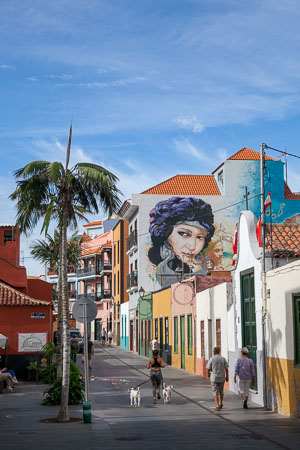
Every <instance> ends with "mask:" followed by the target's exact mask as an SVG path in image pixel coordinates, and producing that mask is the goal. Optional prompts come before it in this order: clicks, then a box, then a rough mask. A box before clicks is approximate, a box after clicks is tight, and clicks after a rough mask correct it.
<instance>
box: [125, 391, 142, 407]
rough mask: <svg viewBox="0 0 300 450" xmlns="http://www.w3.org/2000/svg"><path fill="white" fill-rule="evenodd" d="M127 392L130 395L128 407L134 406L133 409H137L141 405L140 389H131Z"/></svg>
mask: <svg viewBox="0 0 300 450" xmlns="http://www.w3.org/2000/svg"><path fill="white" fill-rule="evenodd" d="M128 392H129V394H130V406H134V408H139V406H140V404H141V393H140V388H139V387H138V388H136V389H134V388H131V389H128Z"/></svg>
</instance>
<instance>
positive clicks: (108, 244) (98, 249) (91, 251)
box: [81, 241, 112, 256]
mask: <svg viewBox="0 0 300 450" xmlns="http://www.w3.org/2000/svg"><path fill="white" fill-rule="evenodd" d="M107 247H112V243H111V241H107V242H105V244H102V245H99V246H98V247H93V248H90V249H89V250H86V251H85V252H84V253H81V256H86V255H93V254H94V253H100V252H101V250H102V248H107Z"/></svg>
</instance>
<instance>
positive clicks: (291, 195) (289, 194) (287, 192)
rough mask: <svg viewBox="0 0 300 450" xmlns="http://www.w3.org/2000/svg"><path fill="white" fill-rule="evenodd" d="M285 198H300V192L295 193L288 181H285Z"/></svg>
mask: <svg viewBox="0 0 300 450" xmlns="http://www.w3.org/2000/svg"><path fill="white" fill-rule="evenodd" d="M284 198H285V200H300V194H299V193H297V194H294V192H292V191H291V190H290V188H289V187H288V185H287V184H286V182H284Z"/></svg>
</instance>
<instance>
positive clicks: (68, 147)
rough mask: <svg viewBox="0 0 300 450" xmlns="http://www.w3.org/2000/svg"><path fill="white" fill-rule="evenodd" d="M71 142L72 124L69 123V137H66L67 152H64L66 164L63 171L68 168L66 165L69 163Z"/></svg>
mask: <svg viewBox="0 0 300 450" xmlns="http://www.w3.org/2000/svg"><path fill="white" fill-rule="evenodd" d="M71 142H72V124H71V125H70V129H69V137H68V145H67V153H66V166H65V171H67V170H68V165H69V161H70V153H71Z"/></svg>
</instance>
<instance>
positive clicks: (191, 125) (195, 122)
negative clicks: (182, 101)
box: [174, 116, 204, 133]
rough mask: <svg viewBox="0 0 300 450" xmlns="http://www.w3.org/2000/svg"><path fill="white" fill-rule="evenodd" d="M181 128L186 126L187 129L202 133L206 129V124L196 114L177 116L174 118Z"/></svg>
mask: <svg viewBox="0 0 300 450" xmlns="http://www.w3.org/2000/svg"><path fill="white" fill-rule="evenodd" d="M174 122H175V123H177V124H178V125H179V126H180V128H184V129H185V130H189V131H192V132H193V133H202V131H204V126H203V124H202V122H201V121H200V120H199V119H197V117H196V116H191V117H177V118H176V119H175V120H174Z"/></svg>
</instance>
